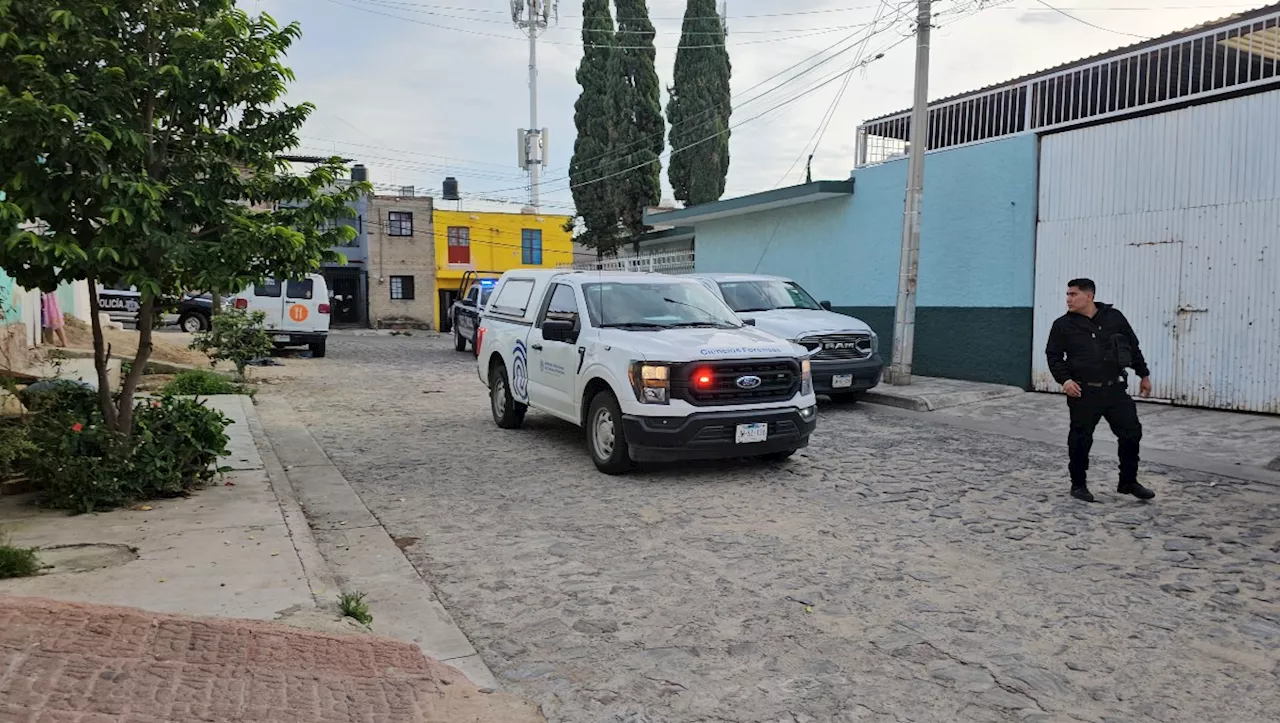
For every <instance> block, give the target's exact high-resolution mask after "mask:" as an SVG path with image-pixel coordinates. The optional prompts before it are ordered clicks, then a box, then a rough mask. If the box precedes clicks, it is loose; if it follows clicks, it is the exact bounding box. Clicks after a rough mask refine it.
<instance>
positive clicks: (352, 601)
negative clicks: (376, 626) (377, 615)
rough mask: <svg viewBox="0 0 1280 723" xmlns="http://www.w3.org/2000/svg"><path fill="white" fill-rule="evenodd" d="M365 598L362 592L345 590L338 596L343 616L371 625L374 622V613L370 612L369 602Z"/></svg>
mask: <svg viewBox="0 0 1280 723" xmlns="http://www.w3.org/2000/svg"><path fill="white" fill-rule="evenodd" d="M364 598H365V594H364V593H362V592H344V593H342V594H341V595H339V596H338V609H339V610H341V611H342V614H343V616H345V617H348V618H351V619H352V620H355V621H356V622H358V623H360V624H361V625H363V626H365V627H369V626H370V625H372V624H373V614H372V613H370V612H369V603H366V602H365V601H364Z"/></svg>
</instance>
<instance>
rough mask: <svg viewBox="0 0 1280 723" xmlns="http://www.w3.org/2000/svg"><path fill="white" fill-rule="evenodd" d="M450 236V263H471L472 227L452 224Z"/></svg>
mask: <svg viewBox="0 0 1280 723" xmlns="http://www.w3.org/2000/svg"><path fill="white" fill-rule="evenodd" d="M448 237H449V263H451V264H469V263H471V229H470V228H468V227H466V226H450V227H449V230H448Z"/></svg>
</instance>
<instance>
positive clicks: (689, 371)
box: [671, 359, 800, 406]
mask: <svg viewBox="0 0 1280 723" xmlns="http://www.w3.org/2000/svg"><path fill="white" fill-rule="evenodd" d="M702 374H708V375H710V377H711V383H710V384H708V385H705V386H700V385H697V384H695V383H694V379H695V378H696V377H698V376H701V375H702ZM751 377H755V378H756V379H759V383H758V384H752V380H751V379H750V378H751ZM740 380H741V383H740ZM799 387H800V363H799V362H798V361H795V360H792V359H779V360H768V361H757V360H736V359H735V360H733V361H710V362H693V363H689V364H682V365H679V366H677V367H675V368H673V369H672V375H671V395H672V396H673V397H675V398H676V399H683V400H684V401H686V402H688V403H690V404H695V405H699V406H707V405H714V404H755V403H757V402H769V401H782V400H787V399H790V398H792V397H794V396H795V394H796V392H797V391H798V390H799Z"/></svg>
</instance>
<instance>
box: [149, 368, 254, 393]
mask: <svg viewBox="0 0 1280 723" xmlns="http://www.w3.org/2000/svg"><path fill="white" fill-rule="evenodd" d="M162 393H163V394H167V395H170V396H193V395H194V396H202V397H211V396H215V395H218V394H244V393H245V388H244V386H243V385H240V384H236V383H234V382H231V381H230V380H228V379H226V378H225V377H223V376H222V375H221V374H217V373H215V372H211V371H206V370H204V369H193V370H191V371H185V372H182V373H181V374H179V375H178V376H176V377H174V378H173V380H172V381H170V382H169V383H168V384H166V385H164V389H163V390H162Z"/></svg>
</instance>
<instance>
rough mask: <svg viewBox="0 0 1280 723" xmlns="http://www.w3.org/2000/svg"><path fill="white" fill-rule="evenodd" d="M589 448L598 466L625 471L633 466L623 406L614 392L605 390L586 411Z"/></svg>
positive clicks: (613, 470)
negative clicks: (623, 425)
mask: <svg viewBox="0 0 1280 723" xmlns="http://www.w3.org/2000/svg"><path fill="white" fill-rule="evenodd" d="M587 449H589V450H590V451H591V461H592V462H595V465H596V469H598V470H600V471H601V472H604V473H605V474H622V473H623V472H626V471H627V470H629V469H631V466H632V463H631V450H630V447H629V446H628V445H627V436H626V432H625V431H623V427H622V409H621V407H619V406H618V399H617V398H616V397H614V396H613V392H611V391H608V390H605V391H602V392H600V393H598V394H596V395H595V397H593V398H592V399H591V406H590V407H589V408H588V411H587Z"/></svg>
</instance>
